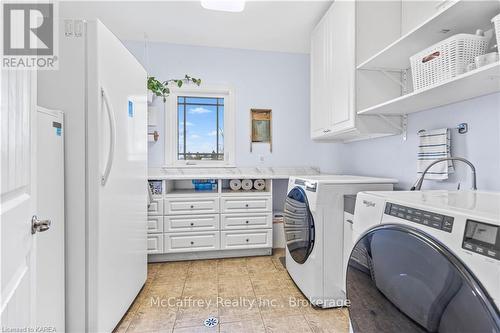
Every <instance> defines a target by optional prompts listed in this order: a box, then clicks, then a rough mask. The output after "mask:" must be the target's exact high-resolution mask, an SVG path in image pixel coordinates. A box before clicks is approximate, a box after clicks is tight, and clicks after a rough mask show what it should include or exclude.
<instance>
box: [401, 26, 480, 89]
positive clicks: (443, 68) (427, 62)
mask: <svg viewBox="0 0 500 333" xmlns="http://www.w3.org/2000/svg"><path fill="white" fill-rule="evenodd" d="M487 46H488V38H486V37H484V36H479V35H471V34H458V35H454V36H452V37H450V38H447V39H445V40H443V41H441V42H439V43H437V44H435V45H433V46H431V47H429V48H427V49H425V50H423V51H421V52H419V53H417V54H415V55H414V56H412V57H410V63H411V73H412V77H413V88H414V91H418V90H422V89H425V88H428V87H432V86H435V85H438V84H440V83H442V82H444V81H447V80H450V79H452V78H454V77H456V76H458V75H460V74H463V73H464V72H465V69H466V67H467V64H469V63H471V62H474V58H475V57H476V56H478V55H482V54H485V53H486V48H487Z"/></svg>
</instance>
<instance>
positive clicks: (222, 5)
mask: <svg viewBox="0 0 500 333" xmlns="http://www.w3.org/2000/svg"><path fill="white" fill-rule="evenodd" d="M201 6H202V7H203V8H205V9H210V10H218V11H222V12H233V13H238V12H242V11H243V10H244V9H245V0H201Z"/></svg>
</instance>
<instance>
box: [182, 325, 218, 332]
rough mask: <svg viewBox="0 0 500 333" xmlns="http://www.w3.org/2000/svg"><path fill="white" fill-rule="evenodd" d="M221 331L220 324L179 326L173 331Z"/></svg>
mask: <svg viewBox="0 0 500 333" xmlns="http://www.w3.org/2000/svg"><path fill="white" fill-rule="evenodd" d="M217 332H219V326H215V327H210V328H209V327H205V326H194V327H177V328H174V330H173V333H217Z"/></svg>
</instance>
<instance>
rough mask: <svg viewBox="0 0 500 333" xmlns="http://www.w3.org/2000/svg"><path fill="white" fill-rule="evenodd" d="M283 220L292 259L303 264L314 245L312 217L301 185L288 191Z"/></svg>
mask: <svg viewBox="0 0 500 333" xmlns="http://www.w3.org/2000/svg"><path fill="white" fill-rule="evenodd" d="M284 222H285V223H284V226H285V240H286V246H287V248H288V251H289V252H290V255H291V256H292V258H293V260H295V261H296V262H297V263H299V264H303V263H304V262H306V260H307V257H309V254H310V253H311V251H312V249H313V247H314V219H313V216H312V214H311V211H310V210H309V204H308V202H307V196H306V193H305V191H304V190H303V189H302V188H301V187H298V186H297V187H294V188H293V189H292V190H291V191H290V192H288V195H287V198H286V201H285V211H284Z"/></svg>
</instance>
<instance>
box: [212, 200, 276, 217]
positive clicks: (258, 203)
mask: <svg viewBox="0 0 500 333" xmlns="http://www.w3.org/2000/svg"><path fill="white" fill-rule="evenodd" d="M221 206H222V207H221V208H222V212H223V213H247V212H272V208H273V203H272V200H271V197H234V198H233V197H222V198H221Z"/></svg>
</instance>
